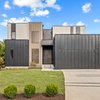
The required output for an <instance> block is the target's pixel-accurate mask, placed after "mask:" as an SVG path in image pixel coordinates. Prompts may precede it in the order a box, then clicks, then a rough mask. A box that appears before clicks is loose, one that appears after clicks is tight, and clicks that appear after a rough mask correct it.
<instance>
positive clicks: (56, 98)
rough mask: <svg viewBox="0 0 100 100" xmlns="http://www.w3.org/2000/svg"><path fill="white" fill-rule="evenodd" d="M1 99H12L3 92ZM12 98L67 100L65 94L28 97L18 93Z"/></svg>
mask: <svg viewBox="0 0 100 100" xmlns="http://www.w3.org/2000/svg"><path fill="white" fill-rule="evenodd" d="M0 100H11V99H7V98H6V97H5V96H4V95H3V94H0ZM12 100H65V95H62V94H58V95H56V96H54V97H47V96H46V95H45V94H35V95H34V96H33V97H32V98H26V97H25V96H24V94H17V95H16V97H15V98H14V99H12Z"/></svg>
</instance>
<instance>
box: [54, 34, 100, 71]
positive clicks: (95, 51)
mask: <svg viewBox="0 0 100 100" xmlns="http://www.w3.org/2000/svg"><path fill="white" fill-rule="evenodd" d="M54 50H55V68H57V69H96V68H100V61H99V60H100V35H88V34H81V35H56V36H55V49H54Z"/></svg>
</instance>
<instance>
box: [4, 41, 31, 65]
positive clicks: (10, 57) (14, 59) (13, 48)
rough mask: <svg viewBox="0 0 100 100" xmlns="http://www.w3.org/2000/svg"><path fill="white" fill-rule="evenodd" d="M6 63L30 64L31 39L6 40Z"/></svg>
mask: <svg viewBox="0 0 100 100" xmlns="http://www.w3.org/2000/svg"><path fill="white" fill-rule="evenodd" d="M5 45H6V46H5V48H6V49H5V54H6V55H5V65H6V66H15V67H17V66H28V65H29V61H28V60H29V41H28V40H5Z"/></svg>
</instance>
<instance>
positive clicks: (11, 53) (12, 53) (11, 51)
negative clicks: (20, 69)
mask: <svg viewBox="0 0 100 100" xmlns="http://www.w3.org/2000/svg"><path fill="white" fill-rule="evenodd" d="M10 55H11V58H12V59H13V57H14V52H13V49H11V50H10Z"/></svg>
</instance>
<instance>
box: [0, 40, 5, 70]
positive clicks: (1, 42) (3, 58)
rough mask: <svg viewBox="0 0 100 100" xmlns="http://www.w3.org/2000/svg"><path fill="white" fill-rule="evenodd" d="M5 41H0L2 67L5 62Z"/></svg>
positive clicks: (0, 62) (0, 63)
mask: <svg viewBox="0 0 100 100" xmlns="http://www.w3.org/2000/svg"><path fill="white" fill-rule="evenodd" d="M4 61H5V43H4V41H0V69H1V68H2V67H4V64H5V62H4Z"/></svg>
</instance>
